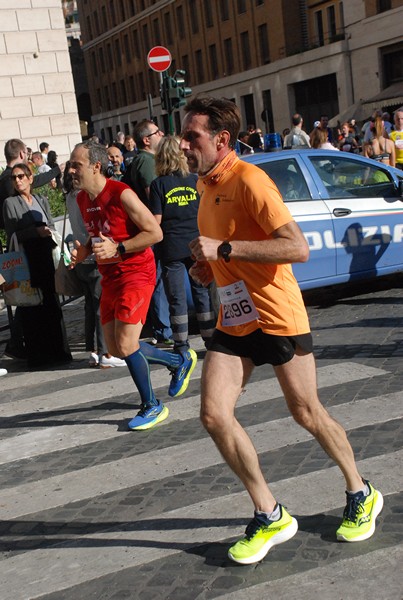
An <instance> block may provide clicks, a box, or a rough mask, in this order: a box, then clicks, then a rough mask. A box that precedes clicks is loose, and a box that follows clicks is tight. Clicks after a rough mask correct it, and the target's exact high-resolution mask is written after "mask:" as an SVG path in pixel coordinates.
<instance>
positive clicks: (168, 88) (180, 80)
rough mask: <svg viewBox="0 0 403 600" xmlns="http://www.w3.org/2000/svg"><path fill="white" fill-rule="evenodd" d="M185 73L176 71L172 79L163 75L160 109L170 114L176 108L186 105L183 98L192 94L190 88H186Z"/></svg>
mask: <svg viewBox="0 0 403 600" xmlns="http://www.w3.org/2000/svg"><path fill="white" fill-rule="evenodd" d="M185 74H186V71H182V70H177V71H175V75H174V76H173V77H169V75H167V74H165V73H164V77H163V80H162V86H161V90H160V91H161V104H162V108H163V109H164V110H166V111H167V113H171V112H172V111H173V110H175V109H176V108H179V107H180V106H183V105H184V104H186V100H185V98H187V96H190V95H191V93H192V90H191V88H188V87H186V83H185Z"/></svg>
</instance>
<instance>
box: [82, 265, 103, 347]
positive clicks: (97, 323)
mask: <svg viewBox="0 0 403 600" xmlns="http://www.w3.org/2000/svg"><path fill="white" fill-rule="evenodd" d="M75 270H76V273H77V277H78V279H79V280H80V281H81V283H82V286H83V290H84V298H85V305H84V315H85V325H84V327H85V349H86V350H87V351H88V352H93V351H94V350H96V352H97V353H98V354H99V355H100V356H101V355H102V354H106V353H107V352H108V350H107V347H106V343H105V338H104V333H103V330H102V325H101V316H100V308H99V303H100V299H101V290H102V288H101V274H100V272H99V271H98V267H97V263H96V262H91V263H79V264H78V265H77V266H76V267H75Z"/></svg>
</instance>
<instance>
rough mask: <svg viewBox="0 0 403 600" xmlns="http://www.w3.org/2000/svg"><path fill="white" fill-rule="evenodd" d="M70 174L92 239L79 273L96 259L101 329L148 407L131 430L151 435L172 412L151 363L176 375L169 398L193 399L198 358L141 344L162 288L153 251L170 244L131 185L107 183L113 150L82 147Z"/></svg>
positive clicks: (76, 255) (76, 254) (80, 251)
mask: <svg viewBox="0 0 403 600" xmlns="http://www.w3.org/2000/svg"><path fill="white" fill-rule="evenodd" d="M70 160H71V165H70V172H71V174H72V176H73V182H74V185H75V187H76V188H78V189H80V190H81V192H80V193H79V194H78V196H77V203H78V205H79V208H80V212H81V214H82V217H83V219H84V223H85V226H86V229H87V231H88V234H89V238H88V241H87V243H86V244H85V245H81V244H80V243H79V242H78V241H77V242H75V245H76V249H75V250H73V251H72V267H74V266H75V264H77V263H78V262H81V261H83V260H85V258H87V256H88V255H89V254H91V252H93V253H94V255H95V258H96V260H97V263H98V266H99V270H100V273H101V275H102V281H101V284H102V296H101V322H102V326H103V329H104V334H105V340H106V343H107V346H108V351H109V352H110V353H111V354H113V356H119V357H121V358H123V359H124V360H125V362H126V364H127V366H128V368H129V371H130V374H131V376H132V378H133V381H134V383H135V384H136V386H137V389H138V391H139V394H140V398H141V402H142V406H141V409H140V411H139V413H138V414H137V415H136V416H135V417H134V418H133V419H132V420H131V421H130V422H129V424H128V426H129V429H134V430H138V429H140V430H141V429H149V428H150V427H153V426H154V425H156V424H157V423H159V422H161V421H163V420H164V419H166V418H167V416H168V412H169V411H168V408H167V407H166V406H164V404H163V403H162V402H160V401H159V400H157V399H156V398H155V395H154V392H153V389H152V386H151V381H150V369H149V363H150V364H153V363H157V364H162V365H165V366H167V367H168V369H170V371H171V372H172V379H171V384H170V386H169V392H168V393H169V395H170V396H172V397H176V396H179V395H181V394H183V393H184V392H185V390H186V389H187V386H188V384H189V379H190V375H191V373H192V371H193V369H194V367H195V366H196V362H197V355H196V353H195V352H194V350H189V351H188V352H186V353H185V354H183V355H181V354H178V353H175V352H166V351H163V350H159V349H158V348H154V347H153V346H151V345H150V344H146V343H145V342H140V341H139V338H140V333H141V330H142V328H143V325H144V323H145V321H146V317H147V311H148V306H149V303H150V299H151V296H152V293H153V291H154V286H155V261H154V256H153V253H152V250H151V246H152V245H153V244H155V243H157V242H159V241H161V239H162V231H161V228H160V227H159V225H158V224H157V222H156V220H155V218H154V216H153V215H152V214H151V212H150V211H149V210H148V209H147V208H146V206H145V205H144V204H143V203H142V202H141V200H140V199H139V198H138V196H137V195H136V194H135V193H134V192H133V191H132V190H131V189H130V188H129V187H128V186H127V185H125V184H123V183H121V182H119V181H112V180H109V179H106V177H105V175H104V173H106V172H107V167H108V155H107V151H106V148H104V146H102V145H101V144H98V143H95V142H93V141H88V142H84V143H82V144H77V146H76V147H75V148H74V150H73V153H72V155H71V159H70Z"/></svg>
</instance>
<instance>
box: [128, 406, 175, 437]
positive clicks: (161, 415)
mask: <svg viewBox="0 0 403 600" xmlns="http://www.w3.org/2000/svg"><path fill="white" fill-rule="evenodd" d="M168 415H169V410H168V409H167V407H166V406H165V405H164V404H162V402H160V401H159V400H158V404H157V405H155V406H142V407H141V409H140V410H139V412H138V413H137V415H136V416H135V417H134V418H133V419H132V420H131V421H129V423H128V425H127V426H128V428H129V429H132V430H133V431H141V430H143V429H151V427H154V425H156V424H157V423H161V421H165V419H166V418H167V416H168Z"/></svg>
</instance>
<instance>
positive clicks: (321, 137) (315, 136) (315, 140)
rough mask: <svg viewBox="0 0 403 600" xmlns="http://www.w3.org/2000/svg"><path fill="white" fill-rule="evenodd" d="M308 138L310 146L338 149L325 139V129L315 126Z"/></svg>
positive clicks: (322, 148)
mask: <svg viewBox="0 0 403 600" xmlns="http://www.w3.org/2000/svg"><path fill="white" fill-rule="evenodd" d="M310 140H311V147H312V148H315V149H321V150H338V148H335V147H334V146H333V144H331V143H330V142H329V140H328V139H327V131H326V129H321V128H320V127H315V129H314V130H313V131H312V132H311V135H310Z"/></svg>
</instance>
